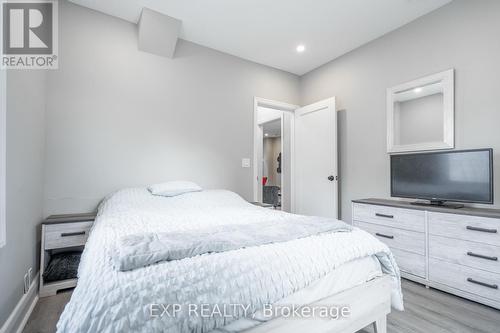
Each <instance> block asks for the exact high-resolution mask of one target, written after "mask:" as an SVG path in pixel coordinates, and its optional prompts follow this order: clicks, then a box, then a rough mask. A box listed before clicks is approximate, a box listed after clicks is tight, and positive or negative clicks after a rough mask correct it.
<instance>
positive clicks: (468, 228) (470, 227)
mask: <svg viewBox="0 0 500 333" xmlns="http://www.w3.org/2000/svg"><path fill="white" fill-rule="evenodd" d="M467 230H473V231H481V232H488V233H490V234H496V233H497V229H486V228H478V227H472V226H470V225H468V226H467Z"/></svg>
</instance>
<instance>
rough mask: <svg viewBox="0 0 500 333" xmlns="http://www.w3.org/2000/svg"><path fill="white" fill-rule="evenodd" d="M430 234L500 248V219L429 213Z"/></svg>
mask: <svg viewBox="0 0 500 333" xmlns="http://www.w3.org/2000/svg"><path fill="white" fill-rule="evenodd" d="M428 216H429V234H431V235H437V236H445V237H450V238H458V239H463V240H468V241H473V242H479V243H486V244H490V245H495V246H500V233H499V232H500V219H492V218H487V217H477V216H468V215H457V214H442V213H432V212H429V215H428Z"/></svg>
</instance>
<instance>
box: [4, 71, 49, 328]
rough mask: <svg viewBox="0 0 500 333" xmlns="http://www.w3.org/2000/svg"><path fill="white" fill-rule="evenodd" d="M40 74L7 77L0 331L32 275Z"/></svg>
mask: <svg viewBox="0 0 500 333" xmlns="http://www.w3.org/2000/svg"><path fill="white" fill-rule="evenodd" d="M45 88H46V72H45V71H41V70H34V71H26V70H12V71H8V75H7V244H6V245H5V247H3V248H0V327H1V326H2V324H3V323H4V322H5V321H6V319H7V317H8V316H9V314H10V313H11V312H12V310H13V309H14V307H15V306H16V304H17V302H18V301H19V300H20V299H21V297H22V296H23V286H24V282H23V278H24V274H25V273H26V272H27V270H28V268H30V267H32V268H33V278H34V277H35V274H36V272H37V271H38V255H39V252H40V251H39V248H40V243H39V239H40V236H39V224H40V222H41V220H42V211H43V207H42V203H43V200H42V198H43V176H44V174H43V170H44V147H45V96H46V92H45Z"/></svg>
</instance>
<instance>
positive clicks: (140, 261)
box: [115, 216, 352, 271]
mask: <svg viewBox="0 0 500 333" xmlns="http://www.w3.org/2000/svg"><path fill="white" fill-rule="evenodd" d="M351 229H352V228H351V227H350V226H349V225H347V224H345V223H344V222H341V221H338V220H335V219H330V218H323V217H308V216H303V217H300V218H297V217H294V218H293V219H290V220H280V221H276V220H269V221H264V222H259V223H252V224H244V225H223V226H219V227H212V228H210V229H202V230H200V229H196V230H192V231H189V232H176V233H143V234H136V235H129V236H124V237H122V238H121V239H120V241H119V242H118V246H117V256H116V260H117V261H116V263H115V267H116V268H117V269H119V270H121V271H127V270H132V269H136V268H140V267H144V266H147V265H151V264H154V263H157V262H160V261H168V260H180V259H184V258H190V257H194V256H197V255H200V254H205V253H213V252H225V251H231V250H237V249H241V248H245V247H251V246H260V245H265V244H271V243H278V242H287V241H291V240H294V239H298V238H304V237H309V236H313V235H317V234H321V233H327V232H346V231H351Z"/></svg>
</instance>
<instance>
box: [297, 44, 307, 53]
mask: <svg viewBox="0 0 500 333" xmlns="http://www.w3.org/2000/svg"><path fill="white" fill-rule="evenodd" d="M296 50H297V52H299V53H302V52H304V51H305V50H306V46H305V45H304V44H300V45H297V48H296Z"/></svg>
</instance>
